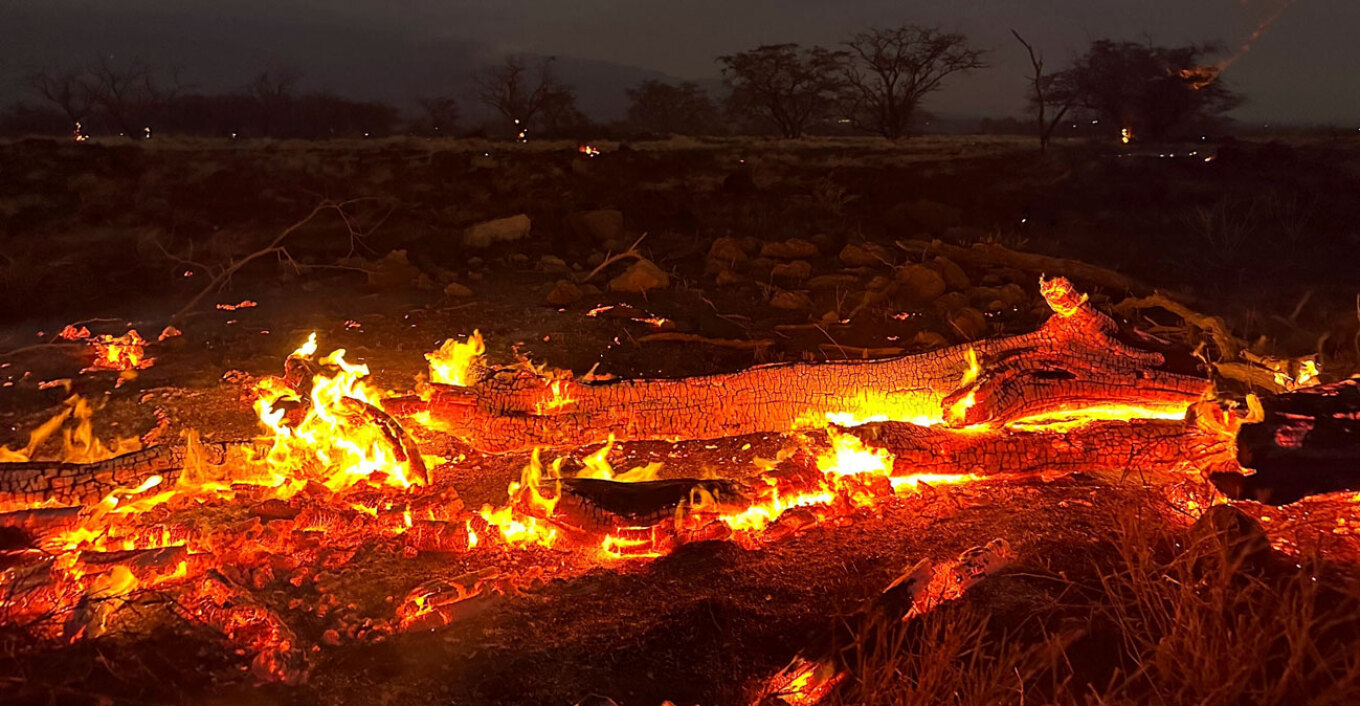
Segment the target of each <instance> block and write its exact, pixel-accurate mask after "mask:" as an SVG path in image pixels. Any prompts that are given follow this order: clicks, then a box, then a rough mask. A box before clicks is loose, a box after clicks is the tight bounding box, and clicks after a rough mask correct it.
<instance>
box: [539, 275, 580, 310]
mask: <svg viewBox="0 0 1360 706" xmlns="http://www.w3.org/2000/svg"><path fill="white" fill-rule="evenodd" d="M583 296H585V294H584V293H583V292H582V291H581V288H580V287H578V286H576V284H575V283H574V282H572V281H571V280H565V279H559V280H557V284H555V285H553V288H552V291H550V292H548V297H547V302H548V303H549V304H551V305H553V306H569V305H571V304H575V303H576V302H578V301H580V300H581V297H583Z"/></svg>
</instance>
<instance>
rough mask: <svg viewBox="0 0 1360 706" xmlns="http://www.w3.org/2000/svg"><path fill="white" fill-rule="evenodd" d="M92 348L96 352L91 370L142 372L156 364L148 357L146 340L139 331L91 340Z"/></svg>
mask: <svg viewBox="0 0 1360 706" xmlns="http://www.w3.org/2000/svg"><path fill="white" fill-rule="evenodd" d="M90 346H91V347H92V348H94V351H95V359H94V363H92V364H91V365H90V369H91V370H118V371H127V370H142V369H145V368H149V367H151V365H152V363H155V362H156V361H155V359H154V358H148V357H146V340H145V339H143V338H142V335H141V334H139V333H137V329H131V330H129V331H128V332H127V333H125V334H123V335H122V336H117V337H114V336H110V335H108V334H105V335H103V336H100V337H98V338H93V339H90Z"/></svg>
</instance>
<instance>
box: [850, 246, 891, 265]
mask: <svg viewBox="0 0 1360 706" xmlns="http://www.w3.org/2000/svg"><path fill="white" fill-rule="evenodd" d="M839 257H840V260H841V263H843V264H844V265H845V266H847V267H872V266H874V265H882V264H883V263H885V262H892V260H891V259H889V257H888V249H887V248H885V247H883V246H882V245H879V244H878V243H863V244H855V243H848V244H846V246H845V247H843V248H841V254H840V255H839Z"/></svg>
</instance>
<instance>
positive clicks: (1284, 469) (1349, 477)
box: [1212, 377, 1360, 505]
mask: <svg viewBox="0 0 1360 706" xmlns="http://www.w3.org/2000/svg"><path fill="white" fill-rule="evenodd" d="M1259 416H1260V419H1259V421H1255V422H1251V423H1246V424H1243V425H1242V427H1241V429H1240V430H1239V431H1238V433H1237V460H1238V461H1239V462H1240V463H1241V465H1242V467H1243V468H1248V469H1251V470H1252V471H1254V472H1253V473H1252V474H1251V475H1240V474H1234V473H1218V474H1215V475H1214V476H1212V479H1213V481H1214V484H1215V485H1217V486H1218V488H1219V490H1221V491H1222V492H1223V493H1224V494H1225V495H1227V496H1229V497H1231V498H1237V499H1253V500H1258V501H1260V502H1264V503H1270V504H1276V505H1282V504H1285V503H1291V502H1294V501H1295V500H1299V499H1300V498H1303V497H1305V496H1307V495H1312V494H1317V493H1328V492H1334V491H1338V490H1357V489H1360V377H1353V378H1349V379H1347V380H1342V381H1339V382H1334V383H1330V384H1327V385H1317V386H1314V387H1308V388H1303V389H1301V390H1296V391H1294V392H1288V393H1285V394H1282V395H1275V396H1272V397H1266V398H1262V399H1261V412H1260V415H1259Z"/></svg>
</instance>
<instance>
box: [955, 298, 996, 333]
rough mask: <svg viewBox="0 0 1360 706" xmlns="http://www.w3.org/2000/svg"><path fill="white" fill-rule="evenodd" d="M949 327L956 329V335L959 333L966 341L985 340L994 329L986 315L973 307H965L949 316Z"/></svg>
mask: <svg viewBox="0 0 1360 706" xmlns="http://www.w3.org/2000/svg"><path fill="white" fill-rule="evenodd" d="M949 326H950V327H951V328H953V329H954V333H957V334H958V335H959V337H960V338H962V339H963V340H965V341H976V340H978V339H980V338H984V337H986V336H987V334H988V333H989V332H990V331H991V329H992V325H991V324H990V323H989V322H988V321H987V317H986V315H984V314H983V313H982V312H980V311H978V310H977V309H974V308H973V307H971V306H966V307H963V308H962V309H959V310H958V311H955V312H953V313H951V314H950V315H949Z"/></svg>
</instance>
